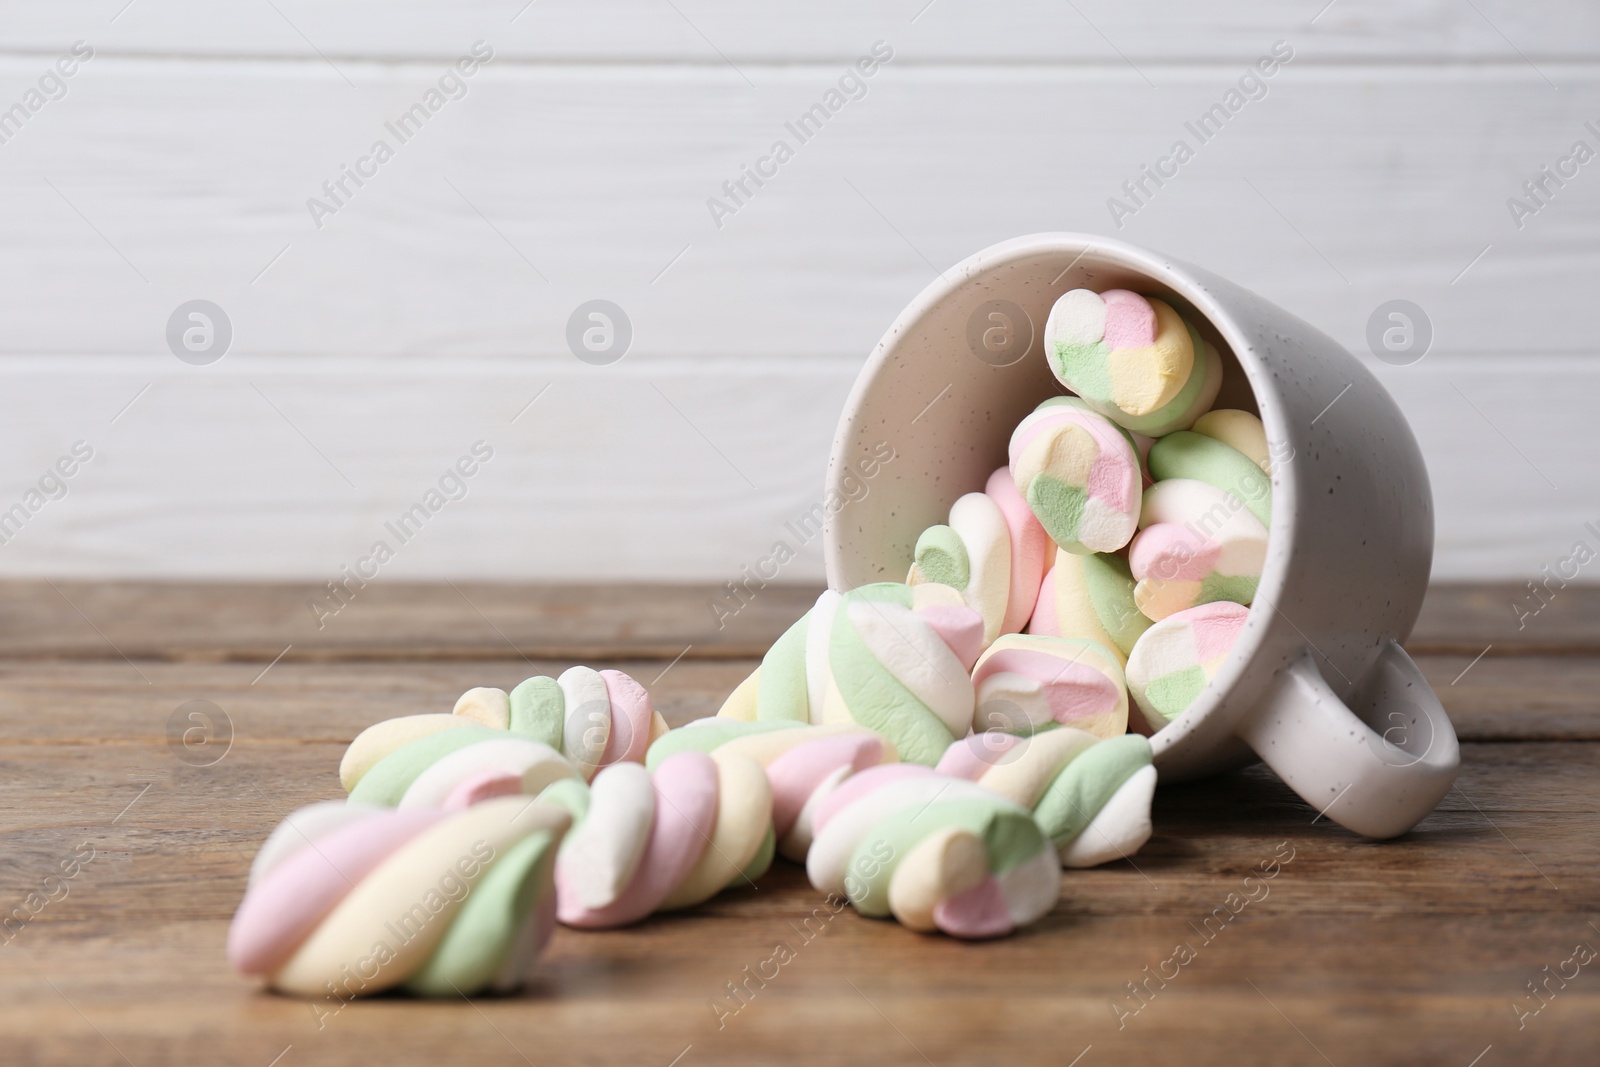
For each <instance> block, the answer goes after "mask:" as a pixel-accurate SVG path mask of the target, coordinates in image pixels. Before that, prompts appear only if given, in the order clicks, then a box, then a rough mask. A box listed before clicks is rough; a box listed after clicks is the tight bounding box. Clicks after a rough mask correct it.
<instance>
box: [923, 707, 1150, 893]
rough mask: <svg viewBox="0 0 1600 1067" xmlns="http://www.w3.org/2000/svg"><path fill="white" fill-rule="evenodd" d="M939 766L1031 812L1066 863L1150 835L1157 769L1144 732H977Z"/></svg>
mask: <svg viewBox="0 0 1600 1067" xmlns="http://www.w3.org/2000/svg"><path fill="white" fill-rule="evenodd" d="M936 769H937V770H939V771H941V772H943V773H945V774H951V775H955V776H956V777H958V778H965V779H968V780H969V781H974V782H977V783H978V784H979V785H981V786H983V787H984V788H986V789H991V790H993V791H994V792H996V793H999V794H1000V795H1001V796H1003V797H1005V798H1006V799H1008V800H1010V801H1012V802H1013V803H1015V804H1018V805H1021V806H1022V807H1024V808H1027V809H1029V810H1030V811H1032V812H1033V817H1034V819H1035V820H1036V821H1037V822H1038V823H1039V827H1040V829H1042V830H1043V831H1044V832H1045V834H1046V835H1047V836H1048V837H1049V838H1050V841H1051V843H1052V844H1053V845H1054V846H1055V848H1056V852H1057V855H1058V856H1059V858H1060V860H1061V865H1062V866H1063V867H1094V866H1098V865H1099V864H1102V863H1109V862H1111V861H1112V860H1118V859H1126V858H1128V857H1129V856H1132V855H1133V854H1134V853H1135V852H1138V851H1139V849H1140V848H1141V847H1143V845H1144V843H1145V842H1146V841H1148V840H1149V839H1150V832H1151V825H1150V804H1151V801H1152V799H1153V798H1154V795H1155V786H1156V769H1155V767H1154V766H1153V765H1152V764H1151V752H1150V742H1149V740H1147V739H1146V738H1144V737H1143V736H1141V735H1139V734H1123V735H1121V736H1120V737H1110V738H1104V739H1101V738H1097V737H1095V736H1093V735H1091V734H1087V733H1085V732H1083V731H1082V730H1075V729H1072V728H1070V727H1068V728H1064V729H1060V730H1052V731H1050V732H1049V733H1043V734H1037V735H1035V736H1033V737H1017V736H1015V735H1012V734H1001V733H983V734H973V735H972V736H971V737H968V738H965V739H963V740H961V741H957V742H956V743H955V744H953V745H951V746H950V749H949V751H947V752H946V753H945V755H944V758H943V759H941V760H940V761H939V766H938V767H937V768H936Z"/></svg>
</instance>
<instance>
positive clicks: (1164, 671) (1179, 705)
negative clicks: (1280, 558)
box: [1128, 601, 1250, 729]
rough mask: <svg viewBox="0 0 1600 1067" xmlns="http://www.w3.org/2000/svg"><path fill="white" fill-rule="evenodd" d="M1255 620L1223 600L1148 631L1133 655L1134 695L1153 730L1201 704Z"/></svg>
mask: <svg viewBox="0 0 1600 1067" xmlns="http://www.w3.org/2000/svg"><path fill="white" fill-rule="evenodd" d="M1249 617H1250V609H1249V608H1246V607H1244V606H1242V605H1240V604H1234V603H1230V602H1228V601H1217V602H1216V603H1214V604H1202V605H1200V606H1199V607H1195V608H1188V609H1186V610H1184V611H1180V612H1177V613H1175V614H1173V615H1169V616H1167V617H1166V618H1165V619H1162V620H1161V621H1160V622H1158V623H1156V624H1155V625H1153V626H1151V627H1150V629H1148V630H1146V631H1145V634H1144V636H1143V637H1141V638H1139V643H1138V644H1136V645H1134V646H1133V652H1132V653H1131V654H1130V655H1129V656H1128V692H1129V693H1130V694H1132V696H1133V699H1134V702H1135V703H1136V704H1137V705H1138V707H1139V710H1140V711H1142V712H1143V713H1144V718H1145V722H1146V723H1147V724H1149V726H1150V727H1151V728H1152V729H1160V728H1161V727H1163V726H1165V725H1166V724H1167V723H1169V722H1171V721H1172V720H1173V719H1176V718H1177V717H1178V716H1179V715H1181V714H1183V712H1184V710H1185V709H1187V708H1188V707H1189V705H1191V704H1193V703H1194V702H1195V700H1196V698H1198V697H1199V696H1200V694H1201V693H1202V692H1203V691H1204V690H1205V688H1206V685H1207V683H1209V682H1210V681H1211V679H1212V677H1213V676H1215V675H1216V673H1217V671H1218V670H1219V669H1220V668H1221V666H1222V663H1223V661H1224V660H1225V659H1226V658H1227V656H1228V652H1229V651H1230V650H1232V648H1233V644H1234V642H1235V641H1236V640H1238V638H1239V633H1240V631H1242V630H1243V629H1244V624H1245V620H1246V619H1248V618H1249Z"/></svg>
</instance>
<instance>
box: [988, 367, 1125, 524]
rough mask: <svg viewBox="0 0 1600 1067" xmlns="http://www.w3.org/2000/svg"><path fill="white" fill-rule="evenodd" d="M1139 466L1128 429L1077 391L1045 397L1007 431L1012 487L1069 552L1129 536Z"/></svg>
mask: <svg viewBox="0 0 1600 1067" xmlns="http://www.w3.org/2000/svg"><path fill="white" fill-rule="evenodd" d="M1142 471H1143V468H1142V466H1141V464H1140V462H1139V452H1138V448H1137V446H1136V444H1135V442H1134V441H1133V438H1132V437H1131V436H1130V435H1129V434H1128V432H1127V431H1126V430H1124V429H1122V428H1121V427H1120V426H1118V425H1117V424H1116V423H1114V422H1112V421H1111V420H1110V419H1108V418H1106V417H1105V416H1104V415H1101V414H1100V413H1098V412H1096V411H1095V410H1094V409H1093V408H1091V407H1090V406H1089V405H1088V404H1086V403H1084V402H1083V401H1082V400H1080V399H1078V398H1077V397H1070V396H1058V397H1052V398H1050V399H1049V400H1046V401H1045V402H1044V403H1042V404H1040V405H1039V406H1038V407H1037V408H1035V409H1034V410H1033V411H1032V412H1031V413H1030V414H1029V415H1028V416H1027V417H1026V418H1024V419H1023V420H1022V421H1021V422H1020V423H1018V424H1017V428H1016V430H1014V431H1013V432H1012V434H1011V475H1012V477H1013V478H1014V479H1015V480H1016V485H1017V491H1018V492H1019V493H1020V494H1021V495H1022V497H1023V498H1024V499H1025V500H1026V501H1027V502H1028V506H1029V507H1030V508H1032V509H1033V513H1034V515H1036V516H1037V517H1038V519H1039V523H1040V524H1041V525H1042V526H1043V527H1044V529H1045V532H1046V533H1048V534H1049V535H1050V537H1051V539H1052V540H1054V541H1055V543H1056V544H1057V545H1058V546H1059V547H1060V548H1063V549H1065V550H1067V551H1068V552H1081V553H1088V552H1114V551H1116V550H1117V549H1119V548H1121V547H1122V546H1123V545H1125V544H1127V543H1128V539H1129V538H1131V537H1132V536H1133V533H1134V530H1135V529H1137V526H1138V521H1139V490H1140V486H1141V484H1142V479H1143V474H1142Z"/></svg>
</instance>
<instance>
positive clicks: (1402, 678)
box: [824, 233, 1460, 838]
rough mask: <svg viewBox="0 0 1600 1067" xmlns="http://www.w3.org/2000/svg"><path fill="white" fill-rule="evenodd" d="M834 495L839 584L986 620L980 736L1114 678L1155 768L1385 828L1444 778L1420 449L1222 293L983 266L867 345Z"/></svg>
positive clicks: (1310, 351) (1449, 742) (1241, 302)
mask: <svg viewBox="0 0 1600 1067" xmlns="http://www.w3.org/2000/svg"><path fill="white" fill-rule="evenodd" d="M890 450H892V452H891V451H890ZM890 454H892V455H893V460H892V462H888V463H884V462H883V457H884V456H885V455H890ZM863 470H871V471H872V472H873V478H872V482H871V486H870V490H869V491H868V492H867V493H865V494H862V493H860V492H859V491H858V490H859V488H860V478H859V475H858V472H860V471H863ZM828 489H829V491H830V493H838V494H839V498H842V499H847V500H849V501H850V502H849V503H848V504H847V505H846V506H844V507H842V508H840V509H838V510H837V511H834V512H831V513H830V515H829V517H828V524H827V526H826V529H825V532H824V545H825V553H826V560H827V570H828V580H829V586H830V588H831V589H832V590H833V591H834V592H836V593H839V594H843V593H846V592H847V591H849V590H852V589H856V588H858V587H861V586H866V585H871V584H872V583H883V582H895V583H899V582H906V581H910V582H911V583H912V584H913V587H915V586H916V585H917V584H918V583H929V584H938V585H941V586H951V587H954V588H956V589H958V590H959V591H960V592H961V594H962V596H963V598H964V600H965V602H966V605H967V606H968V607H970V608H972V609H975V611H976V612H977V614H978V615H981V616H982V625H983V633H982V637H981V645H982V647H983V648H984V649H986V651H985V652H984V653H983V659H981V660H979V661H978V663H977V665H976V670H975V678H974V681H975V684H976V687H977V710H976V713H975V714H974V717H973V728H974V729H975V730H977V731H984V730H986V729H991V728H992V729H995V730H997V731H1000V732H1008V733H1013V734H1015V733H1032V732H1037V730H1038V729H1039V728H1041V727H1044V728H1048V727H1050V726H1052V725H1053V723H1052V722H1051V721H1050V718H1051V714H1052V710H1054V711H1055V712H1056V713H1057V714H1055V719H1056V721H1058V722H1061V723H1064V724H1066V723H1070V724H1071V725H1074V726H1077V727H1079V728H1086V729H1088V730H1090V732H1092V733H1097V734H1101V735H1104V733H1105V731H1106V728H1107V724H1108V723H1112V724H1119V723H1120V722H1122V721H1123V720H1122V719H1120V718H1117V716H1118V715H1120V714H1121V712H1120V710H1119V709H1118V708H1116V706H1115V705H1116V701H1117V694H1118V693H1119V692H1122V691H1123V687H1124V684H1125V691H1126V694H1128V695H1130V696H1131V697H1132V699H1131V700H1130V701H1128V704H1129V706H1128V708H1127V711H1126V722H1127V724H1128V725H1127V729H1128V731H1129V732H1136V733H1143V734H1147V735H1148V736H1149V744H1150V750H1151V755H1152V757H1153V762H1154V765H1155V767H1156V769H1157V771H1158V773H1159V777H1160V779H1161V780H1162V781H1166V782H1172V781H1182V780H1186V779H1193V778H1196V777H1200V776H1203V775H1207V774H1212V773H1216V772H1219V771H1224V770H1228V769H1231V768H1235V767H1239V766H1242V765H1244V764H1246V763H1249V762H1252V761H1254V760H1256V759H1259V760H1261V761H1263V762H1265V763H1266V764H1267V765H1268V766H1270V767H1271V768H1272V769H1273V771H1275V772H1276V773H1277V774H1278V775H1279V776H1280V777H1281V778H1282V779H1283V780H1284V781H1285V782H1286V783H1287V784H1288V785H1289V786H1290V787H1291V788H1293V789H1294V790H1295V791H1296V792H1297V793H1299V794H1300V796H1301V797H1303V798H1304V799H1305V801H1306V802H1307V803H1308V804H1310V805H1311V806H1312V808H1314V809H1315V810H1316V811H1317V812H1319V813H1321V814H1323V815H1326V816H1327V817H1328V818H1330V819H1333V820H1334V821H1336V822H1339V823H1341V824H1342V825H1344V826H1346V827H1347V828H1349V829H1351V830H1353V831H1355V832H1356V833H1359V834H1362V835H1365V836H1368V837H1374V838H1387V837H1394V836H1397V835H1399V834H1402V833H1404V832H1406V831H1407V830H1409V829H1410V828H1411V827H1413V826H1414V825H1416V823H1417V822H1418V821H1420V820H1421V819H1422V818H1423V817H1424V816H1426V815H1427V813H1428V812H1429V811H1431V810H1432V809H1433V808H1434V806H1435V805H1436V804H1437V803H1438V802H1439V800H1440V799H1441V798H1442V797H1443V796H1444V794H1445V792H1446V791H1447V790H1448V789H1449V788H1450V785H1451V783H1452V782H1453V781H1454V780H1455V776H1456V772H1457V770H1458V768H1459V762H1460V754H1459V750H1458V747H1457V743H1456V737H1455V731H1454V729H1453V727H1452V726H1451V723H1450V720H1449V717H1448V716H1447V715H1446V714H1445V711H1444V709H1443V707H1442V706H1441V705H1440V703H1439V700H1438V698H1437V696H1435V694H1434V693H1433V691H1432V690H1431V689H1430V688H1429V686H1428V683H1427V682H1426V680H1424V678H1423V677H1422V674H1421V672H1420V671H1418V669H1417V667H1416V665H1415V664H1414V663H1413V662H1412V660H1411V659H1410V657H1409V656H1407V655H1406V653H1405V651H1404V650H1403V649H1402V648H1401V646H1400V642H1401V641H1402V640H1404V639H1405V638H1406V636H1407V635H1408V634H1409V633H1410V631H1411V628H1412V626H1413V624H1414V623H1415V622H1416V618H1417V614H1418V612H1419V611H1420V609H1421V606H1422V600H1423V596H1424V595H1425V593H1426V590H1427V584H1428V573H1429V569H1430V566H1431V564H1432V555H1433V501H1432V494H1431V490H1430V487H1429V483H1428V474H1427V470H1426V467H1425V466H1424V464H1423V461H1422V455H1421V452H1420V450H1419V449H1418V447H1417V443H1416V440H1415V438H1414V437H1413V436H1412V433H1411V430H1410V428H1409V426H1407V424H1406V421H1405V418H1404V416H1403V415H1402V414H1401V413H1400V410H1399V409H1398V408H1397V407H1396V406H1395V403H1394V401H1393V400H1392V399H1391V398H1390V396H1389V395H1388V393H1387V392H1385V391H1384V389H1383V387H1382V386H1381V385H1380V384H1379V383H1378V381H1377V379H1376V378H1375V377H1373V375H1372V374H1371V373H1370V372H1369V371H1368V370H1367V369H1366V368H1365V367H1364V366H1363V365H1362V364H1361V363H1360V362H1359V361H1358V360H1357V359H1356V358H1355V357H1354V356H1352V355H1351V354H1350V353H1349V352H1347V351H1345V350H1344V349H1343V348H1341V347H1340V346H1339V345H1338V344H1337V343H1336V342H1335V341H1333V340H1332V339H1331V338H1329V337H1327V336H1326V335H1324V334H1322V333H1320V332H1319V331H1317V330H1316V329H1314V328H1313V327H1311V326H1309V325H1307V324H1306V323H1304V322H1302V321H1301V320H1299V319H1297V318H1295V317H1294V316H1292V315H1290V314H1288V313H1287V312H1285V311H1283V310H1282V309H1280V308H1278V307H1275V306H1274V305H1272V304H1270V303H1268V302H1267V301H1265V300H1263V299H1262V298H1261V297H1259V296H1257V295H1255V294H1254V293H1251V292H1248V291H1246V290H1244V289H1241V288H1239V287H1238V286H1236V285H1233V284H1232V283H1230V282H1228V281H1226V280H1224V279H1222V278H1218V277H1216V276H1215V275H1213V274H1210V273H1208V272H1206V271H1204V270H1201V269H1199V268H1196V267H1192V266H1189V265H1187V264H1184V263H1180V262H1177V261H1175V260H1172V259H1169V258H1167V257H1165V256H1161V255H1158V254H1155V253H1152V252H1148V251H1145V250H1143V249H1140V248H1136V247H1134V246H1132V245H1128V244H1125V243H1122V242H1119V241H1114V240H1110V239H1107V238H1103V237H1096V236H1090V235H1084V234H1072V233H1044V234H1034V235H1031V236H1027V237H1019V238H1016V239H1014V240H1011V241H1006V242H1003V243H1001V244H998V245H995V246H993V247H991V248H988V249H985V250H984V251H982V252H979V253H978V254H977V255H974V256H972V257H971V258H969V259H967V260H966V261H964V262H962V263H960V264H959V265H957V266H955V267H954V268H951V269H950V270H948V271H946V272H945V273H944V274H943V275H942V276H941V277H940V278H939V279H938V280H936V281H935V282H934V283H933V284H931V285H930V286H928V288H927V289H925V290H924V291H923V292H922V293H921V294H920V295H919V296H918V297H917V298H916V299H915V300H914V301H912V303H911V305H910V306H909V307H908V308H906V310H905V311H904V312H902V313H901V315H900V317H899V318H898V319H896V320H895V322H894V324H893V325H892V326H890V328H889V330H888V332H887V333H886V334H885V335H884V337H883V339H882V341H880V342H879V344H878V346H877V348H876V350H875V351H874V352H873V353H872V356H871V357H870V359H869V360H868V361H867V365H866V367H865V368H864V369H863V370H862V372H861V375H860V377H859V378H858V379H857V381H856V384H855V388H854V389H853V391H852V392H851V394H850V398H849V400H848V402H847V403H846V405H845V410H844V414H843V416H842V418H841V419H840V422H839V428H838V431H837V435H836V437H835V439H834V444H833V452H832V456H831V458H830V461H829V470H828ZM1057 664H1059V667H1060V669H1059V672H1058V671H1056V670H1055V665H1057ZM1046 675H1048V676H1049V677H1046ZM1124 680H1125V682H1124ZM986 694H987V695H988V699H987V700H986V699H985V696H986ZM1041 694H1042V695H1041ZM1074 709H1076V710H1074ZM1074 716H1076V717H1074ZM1120 729H1121V727H1120V725H1112V726H1111V730H1112V731H1113V732H1115V731H1117V730H1120Z"/></svg>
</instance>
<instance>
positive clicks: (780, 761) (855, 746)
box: [645, 718, 898, 863]
mask: <svg viewBox="0 0 1600 1067" xmlns="http://www.w3.org/2000/svg"><path fill="white" fill-rule="evenodd" d="M684 751H699V752H706V753H711V754H716V755H718V756H725V755H729V754H738V755H741V756H748V757H749V758H750V759H753V760H755V761H756V763H757V764H758V765H759V766H760V767H761V769H762V770H763V771H764V772H765V773H766V776H767V784H768V785H769V786H771V788H772V829H773V833H774V835H775V836H776V838H777V842H778V852H779V854H780V855H782V856H784V857H785V858H786V859H790V860H793V861H795V862H796V863H804V862H805V858H806V853H807V852H809V851H810V849H811V841H812V837H813V833H812V820H813V818H814V816H815V812H816V809H817V805H818V804H819V803H821V801H822V800H823V798H825V797H827V796H828V795H829V794H830V793H832V792H833V791H834V790H835V789H837V788H838V787H839V785H840V783H841V782H843V781H845V780H846V779H847V778H849V777H850V776H852V775H854V774H858V773H860V772H861V771H864V770H866V769H867V768H869V767H876V766H878V765H880V764H884V763H894V762H896V760H897V758H898V756H897V754H896V752H895V749H894V745H893V744H892V743H891V742H890V741H889V740H888V739H887V738H885V737H883V736H881V735H879V734H877V733H875V732H873V731H872V730H868V729H867V728H865V727H863V726H857V725H855V724H854V723H829V724H828V725H825V726H809V725H806V724H804V723H796V722H782V721H767V722H740V721H737V720H734V719H725V718H709V719H697V720H695V721H694V722H691V723H689V724H688V725H686V726H682V727H679V728H678V729H676V730H673V731H672V732H671V733H668V734H667V735H666V736H665V737H663V738H661V740H659V741H657V742H656V743H655V744H654V745H652V746H651V747H650V752H649V754H648V755H647V756H646V757H645V766H647V767H654V766H656V765H657V764H658V763H659V762H660V761H661V760H663V759H665V758H667V757H668V756H670V755H673V754H674V753H677V752H684Z"/></svg>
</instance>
